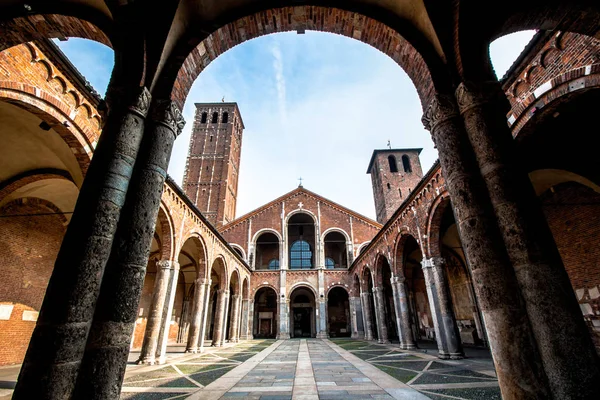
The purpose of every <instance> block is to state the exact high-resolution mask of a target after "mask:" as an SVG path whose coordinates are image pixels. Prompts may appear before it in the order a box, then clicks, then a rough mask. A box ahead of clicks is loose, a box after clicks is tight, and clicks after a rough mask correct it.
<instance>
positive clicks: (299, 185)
mask: <svg viewBox="0 0 600 400" xmlns="http://www.w3.org/2000/svg"><path fill="white" fill-rule="evenodd" d="M298 180H299V181H300V183H299V184H298V187H302V177H300V178H298Z"/></svg>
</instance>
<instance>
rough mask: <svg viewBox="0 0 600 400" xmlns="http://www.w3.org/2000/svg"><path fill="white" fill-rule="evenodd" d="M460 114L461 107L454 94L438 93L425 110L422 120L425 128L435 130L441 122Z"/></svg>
mask: <svg viewBox="0 0 600 400" xmlns="http://www.w3.org/2000/svg"><path fill="white" fill-rule="evenodd" d="M457 116H459V109H458V106H457V105H456V99H455V98H454V96H451V95H447V94H440V93H436V94H434V96H433V99H432V100H431V102H430V103H429V106H428V107H427V109H426V110H425V113H424V114H423V117H422V118H421V122H422V123H423V126H425V129H427V130H428V131H430V132H433V130H434V129H435V127H436V126H437V125H438V124H440V123H441V122H444V121H447V120H448V119H450V118H454V117H457Z"/></svg>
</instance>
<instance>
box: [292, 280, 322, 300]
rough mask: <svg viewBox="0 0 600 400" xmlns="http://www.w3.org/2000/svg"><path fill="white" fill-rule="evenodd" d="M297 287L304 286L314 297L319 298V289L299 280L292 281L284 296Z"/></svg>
mask: <svg viewBox="0 0 600 400" xmlns="http://www.w3.org/2000/svg"><path fill="white" fill-rule="evenodd" d="M299 287H306V288H307V289H309V290H310V291H311V292H312V293H313V294H314V295H315V299H318V298H319V291H318V290H317V289H316V288H315V287H314V286H313V285H312V284H311V283H310V282H307V281H300V282H296V283H294V284H293V285H292V286H290V287H289V288H288V290H287V294H286V296H289V295H290V294H291V293H292V292H293V291H294V290H296V289H298V288H299Z"/></svg>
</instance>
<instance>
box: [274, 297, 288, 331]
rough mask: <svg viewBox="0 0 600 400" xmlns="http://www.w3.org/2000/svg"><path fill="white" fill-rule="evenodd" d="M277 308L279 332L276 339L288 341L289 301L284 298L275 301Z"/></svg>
mask: <svg viewBox="0 0 600 400" xmlns="http://www.w3.org/2000/svg"><path fill="white" fill-rule="evenodd" d="M277 304H278V306H279V315H278V317H279V331H278V332H277V339H289V338H290V313H289V311H290V301H289V299H287V298H285V297H280V298H278V299H277Z"/></svg>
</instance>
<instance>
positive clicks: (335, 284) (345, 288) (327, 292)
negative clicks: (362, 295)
mask: <svg viewBox="0 0 600 400" xmlns="http://www.w3.org/2000/svg"><path fill="white" fill-rule="evenodd" d="M335 288H341V289H344V290H345V291H346V294H347V295H348V298H350V292H351V291H352V289H350V290H348V288H347V287H346V286H344V284H343V283H334V284H333V285H331V286H328V287H327V291H326V292H325V299H326V300H329V292H331V290H332V289H335Z"/></svg>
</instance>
